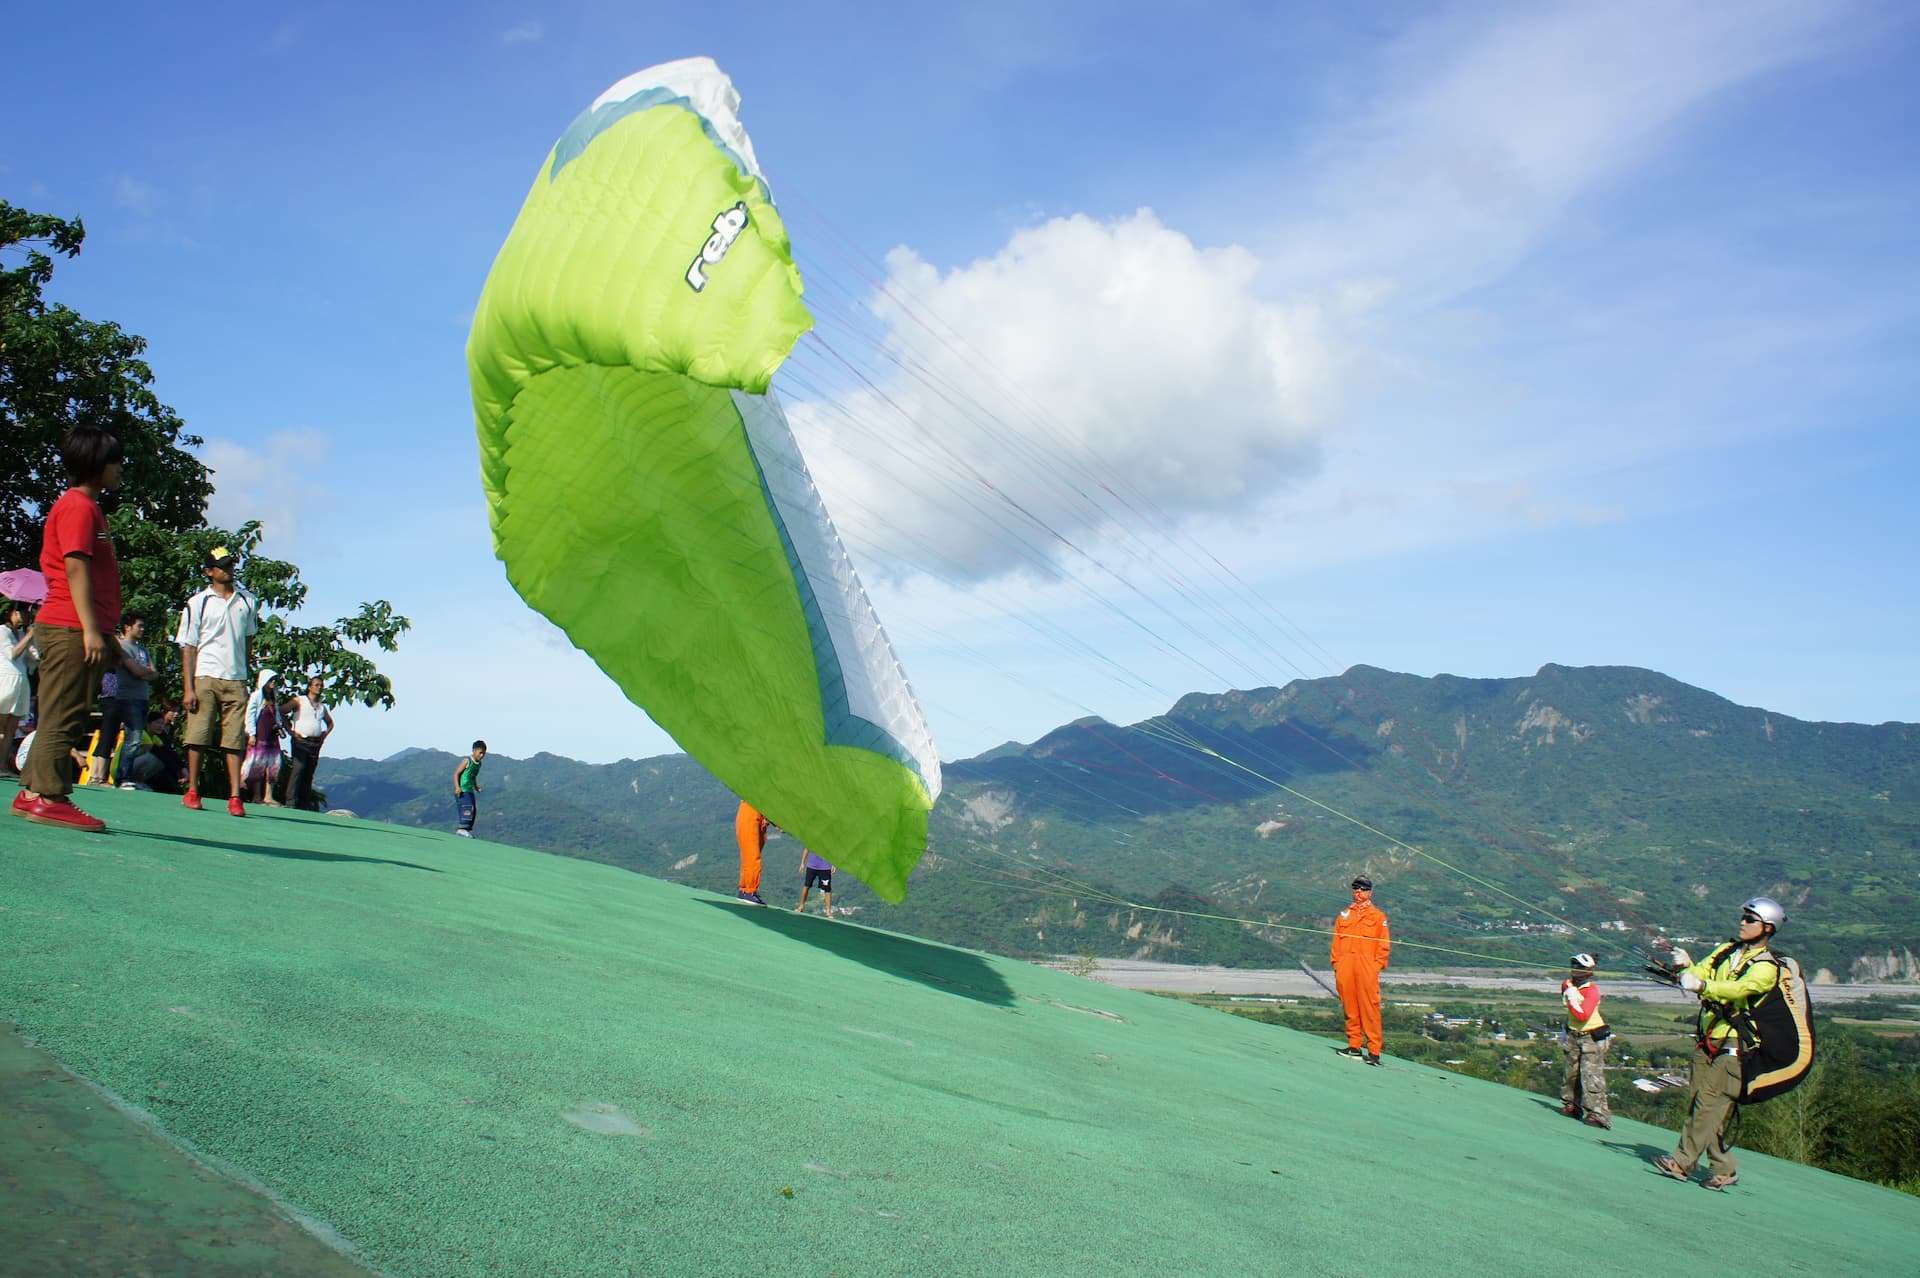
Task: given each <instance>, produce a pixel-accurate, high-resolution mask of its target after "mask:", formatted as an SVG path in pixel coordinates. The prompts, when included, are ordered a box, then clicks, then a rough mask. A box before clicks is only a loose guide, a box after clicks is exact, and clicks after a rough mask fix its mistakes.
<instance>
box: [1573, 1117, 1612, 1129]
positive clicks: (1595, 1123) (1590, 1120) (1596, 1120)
mask: <svg viewBox="0 0 1920 1278" xmlns="http://www.w3.org/2000/svg"><path fill="white" fill-rule="evenodd" d="M1580 1121H1581V1122H1583V1123H1585V1124H1586V1125H1587V1126H1589V1127H1598V1128H1599V1129H1600V1130H1601V1131H1605V1132H1610V1131H1612V1130H1613V1120H1612V1119H1611V1118H1601V1117H1599V1116H1598V1115H1596V1114H1588V1115H1587V1116H1586V1117H1585V1118H1583V1119H1581V1120H1580Z"/></svg>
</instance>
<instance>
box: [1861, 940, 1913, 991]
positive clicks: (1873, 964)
mask: <svg viewBox="0 0 1920 1278" xmlns="http://www.w3.org/2000/svg"><path fill="white" fill-rule="evenodd" d="M1847 980H1849V981H1853V982H1858V983H1861V984H1871V983H1884V982H1888V981H1914V982H1920V958H1917V957H1915V956H1914V953H1913V951H1912V950H1909V949H1906V948H1904V947H1902V948H1900V949H1889V950H1883V951H1881V952H1880V953H1877V954H1862V955H1861V956H1860V957H1859V958H1857V959H1855V960H1854V961H1853V966H1852V967H1850V968H1848V969H1847Z"/></svg>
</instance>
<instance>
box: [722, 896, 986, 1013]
mask: <svg viewBox="0 0 1920 1278" xmlns="http://www.w3.org/2000/svg"><path fill="white" fill-rule="evenodd" d="M702 904H704V905H711V906H713V907H714V908H715V909H719V910H725V911H726V912H727V913H728V914H731V915H733V916H734V917H735V918H737V919H739V920H740V921H741V922H743V923H751V924H753V925H754V926H755V927H762V928H765V929H766V930H767V931H769V932H778V933H780V935H782V936H784V937H787V938H788V939H790V940H794V941H799V942H801V943H802V944H805V945H811V946H813V947H814V948H815V949H821V950H826V951H827V952H828V953H830V954H837V955H839V956H840V957H841V958H843V959H847V960H849V961H851V962H854V963H858V964H860V965H861V966H862V967H870V968H872V969H873V970H874V971H876V972H885V973H886V974H887V975H888V976H897V977H899V978H900V979H901V980H906V981H914V982H916V983H918V984H921V985H924V986H926V987H927V988H928V989H934V990H943V991H945V992H946V993H948V994H957V995H959V996H960V997H961V998H970V999H974V1000H976V1001H978V1002H981V1003H991V1004H992V1005H993V1006H995V1007H1012V1006H1013V1002H1014V1000H1013V990H1012V989H1011V988H1009V987H1008V985H1007V983H1006V981H1005V980H1003V979H1002V978H1001V976H1000V973H998V972H996V971H994V970H993V967H992V965H990V964H989V963H988V962H987V961H986V960H985V959H983V958H981V957H980V956H979V955H977V954H969V953H967V952H966V951H965V950H954V949H948V948H947V947H946V946H944V945H932V944H929V943H928V942H926V941H916V940H914V939H913V938H911V937H906V936H895V935H893V934H891V933H888V932H876V931H873V930H872V929H870V928H864V927H861V926H859V925H858V924H855V923H832V922H829V921H827V920H826V919H821V918H813V917H810V916H807V915H800V914H793V913H790V912H788V911H786V910H783V909H780V908H778V907H777V906H755V905H736V904H735V903H734V902H732V901H704V902H702Z"/></svg>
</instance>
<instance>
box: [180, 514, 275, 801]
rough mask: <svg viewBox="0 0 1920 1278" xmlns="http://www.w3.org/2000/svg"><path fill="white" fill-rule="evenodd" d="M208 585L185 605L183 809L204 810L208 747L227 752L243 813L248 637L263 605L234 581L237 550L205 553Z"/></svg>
mask: <svg viewBox="0 0 1920 1278" xmlns="http://www.w3.org/2000/svg"><path fill="white" fill-rule="evenodd" d="M201 566H202V567H203V568H205V570H206V574H207V588H206V589H205V590H202V591H201V592H200V593H198V594H196V595H195V596H194V597H193V598H191V599H189V600H187V606H186V607H185V608H182V609H181V610H180V629H179V631H178V632H177V633H176V634H175V635H174V636H173V641H174V642H175V643H177V644H179V645H180V683H181V691H182V692H183V694H184V697H183V699H184V700H185V702H186V707H187V730H186V732H185V734H184V736H183V740H184V741H185V743H186V747H187V793H186V796H185V797H184V798H183V799H181V800H180V802H181V804H182V805H183V806H185V807H189V808H192V809H194V810H195V811H196V812H197V811H199V809H200V752H201V751H202V750H203V749H205V748H207V747H209V746H211V747H213V748H214V749H217V750H219V751H221V752H222V753H223V754H225V755H226V757H227V793H228V794H229V795H231V796H232V797H231V798H229V799H228V800H227V811H228V812H229V813H231V814H232V815H234V816H245V815H246V814H247V809H246V806H245V805H244V804H242V803H241V802H240V757H241V755H243V754H245V753H246V749H247V640H249V639H251V638H252V637H253V636H254V635H255V634H257V633H258V632H259V630H260V604H259V602H258V601H257V600H255V599H254V597H253V596H252V595H250V594H248V593H247V592H246V590H245V589H243V588H242V587H241V586H239V585H238V584H236V583H235V582H234V580H233V566H234V554H233V552H232V551H230V550H228V549H227V548H226V547H225V546H215V547H214V548H213V549H212V550H210V551H208V552H207V557H206V559H205V561H204V562H203V563H202V565H201Z"/></svg>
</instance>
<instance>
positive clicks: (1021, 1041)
mask: <svg viewBox="0 0 1920 1278" xmlns="http://www.w3.org/2000/svg"><path fill="white" fill-rule="evenodd" d="M83 802H84V803H85V804H86V805H87V806H88V807H89V808H90V809H92V810H93V811H95V812H97V813H98V814H99V815H101V816H103V817H104V818H106V819H107V821H108V822H110V823H111V825H112V826H113V831H112V833H110V834H108V835H106V836H80V835H71V834H68V833H66V832H64V831H57V830H51V829H45V828H42V827H38V826H31V825H28V824H27V823H26V822H22V821H18V820H16V819H13V818H0V1018H5V1019H12V1020H14V1021H15V1022H17V1023H18V1024H19V1025H20V1026H21V1027H22V1030H23V1031H24V1032H25V1033H26V1034H28V1035H29V1036H31V1037H32V1038H33V1039H35V1040H36V1041H38V1042H39V1043H41V1044H42V1045H44V1046H45V1047H46V1048H48V1049H49V1050H50V1051H51V1052H53V1053H54V1054H55V1055H56V1056H57V1057H58V1058H59V1059H60V1060H62V1061H63V1062H64V1063H66V1064H67V1065H68V1066H69V1067H71V1068H72V1069H74V1070H76V1071H77V1072H79V1073H80V1074H82V1075H83V1076H84V1077H86V1078H88V1079H91V1080H93V1081H94V1082H96V1083H98V1084H100V1085H101V1086H103V1087H105V1088H107V1089H109V1090H111V1091H113V1092H115V1093H117V1094H118V1095H120V1096H121V1097H123V1098H125V1099H126V1100H128V1101H130V1102H131V1103H133V1104H135V1105H138V1106H141V1107H143V1108H145V1109H147V1110H149V1111H150V1112H151V1113H153V1114H154V1115H155V1116H156V1117H157V1119H158V1120H159V1122H160V1123H161V1124H162V1125H163V1126H164V1127H165V1129H166V1130H167V1131H168V1132H169V1133H170V1134H172V1135H173V1136H175V1137H176V1138H178V1139H179V1140H181V1141H183V1142H185V1143H187V1144H188V1145H189V1146H190V1147H192V1148H194V1149H195V1150H198V1151H200V1152H202V1153H204V1154H205V1155H207V1156H210V1157H211V1158H213V1159H215V1160H219V1161H224V1162H225V1163H227V1164H230V1165H232V1166H234V1167H236V1168H239V1169H241V1170H243V1171H244V1172H246V1173H247V1174H249V1175H250V1176H252V1177H254V1178H256V1179H257V1180H258V1181H260V1182H261V1183H263V1184H265V1185H266V1186H267V1187H268V1188H270V1189H271V1190H272V1191H274V1192H275V1193H277V1194H278V1195H280V1196H281V1197H282V1198H283V1199H285V1200H286V1201H287V1202H288V1203H290V1204H291V1205H293V1206H294V1207H296V1208H298V1209H299V1210H300V1211H302V1212H305V1213H308V1214H310V1215H311V1216H313V1217H315V1218H317V1219H318V1220H320V1221H322V1222H325V1224H327V1225H328V1226H331V1227H332V1228H333V1229H334V1230H337V1231H338V1233H339V1234H340V1235H341V1236H342V1237H344V1238H345V1239H347V1240H348V1241H349V1242H350V1243H351V1244H352V1245H353V1246H354V1247H355V1248H356V1249H357V1252H358V1254H359V1256H360V1257H361V1258H362V1259H363V1260H364V1261H366V1262H367V1263H369V1264H371V1265H374V1266H376V1267H378V1268H380V1269H382V1270H383V1271H385V1272H388V1273H390V1274H394V1275H422V1276H424V1275H452V1274H513V1275H535V1274H538V1275H573V1274H580V1275H588V1274H591V1275H596V1276H597V1275H609V1274H628V1273H633V1274H640V1273H702V1274H725V1273H740V1274H760V1273H794V1274H829V1273H838V1274H996V1275H1004V1274H1112V1273H1156V1274H1176V1273H1177V1274H1197V1273H1275V1272H1287V1273H1301V1274H1313V1273H1326V1274H1382V1273H1413V1272H1420V1273H1425V1274H1448V1273H1478V1272H1484V1271H1486V1270H1487V1269H1489V1268H1492V1267H1497V1266H1523V1267H1525V1268H1526V1269H1528V1270H1532V1269H1536V1268H1539V1267H1541V1266H1544V1265H1554V1264H1561V1263H1575V1262H1574V1261H1573V1260H1572V1259H1571V1258H1573V1257H1578V1256H1586V1257H1588V1258H1589V1259H1590V1260H1591V1258H1595V1257H1604V1258H1605V1260H1606V1267H1607V1268H1608V1269H1609V1270H1612V1271H1626V1270H1631V1269H1644V1270H1646V1271H1649V1272H1652V1271H1655V1270H1656V1269H1658V1270H1666V1269H1669V1268H1671V1267H1673V1266H1675V1265H1691V1264H1694V1263H1696V1262H1698V1261H1699V1260H1700V1259H1701V1258H1702V1257H1704V1256H1710V1255H1713V1254H1716V1253H1717V1252H1721V1251H1722V1250H1723V1249H1727V1248H1736V1249H1752V1250H1758V1251H1759V1252H1760V1253H1761V1254H1764V1255H1765V1256H1766V1257H1767V1265H1768V1268H1769V1270H1770V1271H1771V1272H1775V1273H1782V1272H1784V1273H1807V1274H1828V1273H1835V1272H1847V1271H1852V1272H1879V1273H1892V1272H1902V1271H1908V1272H1910V1271H1911V1266H1912V1263H1913V1256H1914V1255H1915V1254H1916V1248H1920V1200H1915V1199H1913V1198H1910V1197H1907V1196H1904V1195H1900V1194H1896V1193H1893V1192H1892V1191H1889V1190H1884V1189H1880V1188H1877V1187H1875V1186H1872V1185H1866V1184H1861V1183H1858V1182H1854V1181H1849V1180H1846V1179H1844V1178H1841V1177H1838V1176H1833V1175H1829V1174H1827V1173H1824V1172H1819V1171H1814V1170H1811V1169H1808V1168H1804V1167H1799V1166H1794V1165H1791V1164H1786V1163H1782V1162H1778V1161H1775V1160H1772V1159H1767V1158H1762V1157H1758V1156H1754V1155H1746V1156H1744V1157H1743V1160H1742V1176H1743V1180H1742V1183H1741V1184H1740V1185H1739V1186H1738V1187H1737V1188H1736V1189H1735V1190H1734V1191H1733V1192H1731V1193H1728V1194H1725V1195H1720V1194H1713V1193H1710V1192H1708V1191H1706V1190H1703V1189H1701V1188H1698V1187H1694V1186H1686V1185H1680V1184H1677V1183H1675V1182H1673V1181H1670V1180H1667V1179H1664V1178H1662V1177H1660V1176H1658V1175H1657V1174H1655V1173H1653V1172H1652V1171H1650V1170H1649V1169H1648V1167H1647V1165H1646V1158H1647V1157H1648V1156H1649V1155H1651V1154H1653V1153H1655V1152H1658V1151H1660V1150H1664V1149H1665V1148H1667V1147H1668V1146H1669V1144H1670V1141H1671V1137H1670V1136H1669V1134H1667V1133H1665V1132H1661V1131H1658V1130H1656V1129H1653V1128H1649V1127H1643V1126H1639V1125H1636V1124H1632V1123H1625V1122H1623V1123H1621V1124H1620V1125H1619V1126H1618V1127H1617V1128H1616V1129H1615V1130H1614V1131H1612V1132H1611V1133H1606V1132H1596V1131H1593V1130H1591V1129H1588V1128H1584V1127H1581V1126H1579V1125H1577V1124H1573V1123H1570V1122H1568V1121H1567V1120H1565V1119H1563V1118H1560V1117H1559V1116H1557V1115H1556V1114H1555V1113H1554V1112H1553V1111H1552V1109H1551V1108H1550V1107H1548V1106H1547V1105H1546V1104H1544V1103H1543V1101H1542V1100H1541V1098H1538V1097H1534V1096H1530V1095H1527V1094H1525V1093H1522V1092H1517V1091H1512V1090H1509V1089H1506V1088H1502V1087H1498V1086H1495V1085H1492V1084H1487V1083H1481V1082H1477V1081H1475V1080H1471V1079H1466V1078H1461V1077H1457V1076H1454V1075H1450V1074H1447V1073H1444V1072H1440V1071H1435V1070H1430V1069H1424V1068H1420V1067H1416V1066H1413V1065H1409V1064H1405V1063H1401V1062H1389V1066H1388V1067H1387V1068H1384V1069H1370V1068H1368V1067H1366V1066H1364V1065H1360V1064H1356V1063H1352V1062H1349V1061H1345V1060H1342V1059H1339V1058H1337V1057H1335V1056H1334V1054H1333V1053H1332V1052H1331V1051H1329V1050H1328V1044H1327V1043H1326V1042H1325V1040H1320V1039H1315V1038H1312V1037H1309V1036H1306V1035H1301V1034H1297V1033H1293V1032H1290V1031H1286V1030H1281V1029H1276V1028H1273V1027H1269V1026H1263V1025H1258V1024H1255V1023H1252V1022H1249V1021H1244V1020H1240V1019H1237V1018H1233V1017H1228V1016H1223V1015H1220V1014H1218V1013H1215V1012H1210V1011H1205V1010H1201V1009H1198V1008H1193V1007H1189V1006H1185V1005H1181V1004H1177V1003H1173V1002H1170V1001H1166V1000H1161V999H1155V998H1152V997H1150V996H1147V995H1143V994H1133V993H1129V992H1125V991H1119V990H1113V989H1109V988H1106V987H1104V986H1100V985H1096V984H1092V983H1089V982H1086V981H1082V980H1078V979H1076V978H1074V977H1071V976H1068V975H1066V974H1063V973H1059V972H1053V971H1048V970H1045V969H1041V968H1035V967H1031V966H1027V965H1025V964H1021V963H1017V962H1012V961H1009V960H1003V959H997V958H991V957H987V956H983V955H978V954H973V953H969V952H966V951H961V950H954V949H949V948H946V947H943V946H938V945H932V944H928V943H925V942H921V941H916V940H912V939H909V938H905V937H899V936H894V935H890V934H886V933H880V932H874V931H870V930H867V929H864V928H860V927H857V926H854V925H851V924H847V923H830V922H827V921H825V920H820V919H816V918H795V917H793V916H792V915H791V914H789V913H787V912H785V911H783V910H772V909H769V910H755V909H751V908H748V907H743V906H736V905H734V904H732V903H730V902H725V901H721V900H719V899H717V898H714V897H712V896H709V895H706V894H704V893H700V892H696V891H692V890H689V889H685V888H682V887H678V886H675V885H672V884H668V883H663V882H658V881H655V880H651V879H646V878H642V877H640V876H637V875H633V874H629V873H626V872H623V871H620V870H616V869H613V868H611V867H608V866H604V865H599V864H595V863H592V862H586V861H575V860H569V859H565V858H560V857H552V856H546V855H542V854H539V853H533V852H527V851H523V850H520V849H516V848H508V847H502V846H498V845H494V844H490V843H487V842H485V841H483V840H474V841H466V840H459V839H455V838H453V837H451V836H450V835H445V834H440V833H435V832H429V831H421V830H403V829H398V828H395V827H389V826H380V825H372V824H366V823H361V822H355V821H352V820H347V819H333V818H323V817H317V816H311V815H306V814H297V815H296V814H290V813H267V812H259V813H256V815H254V816H251V817H249V818H248V819H246V820H244V821H241V820H235V819H233V818H231V817H228V816H227V815H226V814H225V813H224V812H222V811H217V810H209V811H207V812H203V813H189V812H186V811H183V810H182V809H181V808H180V807H179V806H178V804H177V802H175V801H171V800H168V799H165V798H162V797H159V796H153V795H146V794H133V793H100V794H94V793H89V794H87V795H85V796H84V799H83ZM483 828H484V827H483ZM731 837H732V832H731V830H715V831H714V850H715V852H716V853H723V854H724V853H725V852H726V851H727V850H728V848H729V847H730V844H731ZM774 878H775V876H772V875H770V876H769V880H770V882H769V885H768V888H767V895H768V896H769V898H770V899H774V900H785V899H786V898H787V887H788V885H786V884H785V883H783V882H775V881H774ZM794 886H795V887H797V884H796V885H794ZM796 894H797V893H796ZM1582 1263H1585V1262H1582Z"/></svg>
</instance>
